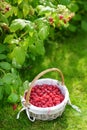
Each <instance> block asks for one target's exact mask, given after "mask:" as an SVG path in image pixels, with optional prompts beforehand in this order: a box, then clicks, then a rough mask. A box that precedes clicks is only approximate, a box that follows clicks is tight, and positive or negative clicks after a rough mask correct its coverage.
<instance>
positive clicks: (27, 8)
mask: <svg viewBox="0 0 87 130" xmlns="http://www.w3.org/2000/svg"><path fill="white" fill-rule="evenodd" d="M23 14H24V17H26V16H27V15H28V14H29V5H28V3H26V2H25V3H24V4H23Z"/></svg>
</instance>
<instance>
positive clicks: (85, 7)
mask: <svg viewBox="0 0 87 130" xmlns="http://www.w3.org/2000/svg"><path fill="white" fill-rule="evenodd" d="M83 4H84V9H85V11H87V2H84V3H83Z"/></svg>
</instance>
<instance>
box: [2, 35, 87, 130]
mask: <svg viewBox="0 0 87 130" xmlns="http://www.w3.org/2000/svg"><path fill="white" fill-rule="evenodd" d="M37 61H38V62H37V63H34V65H32V68H31V69H30V70H29V72H28V75H27V76H26V77H25V79H28V80H30V81H31V80H32V79H33V78H34V77H35V76H36V75H37V74H38V73H39V72H41V71H42V70H44V69H47V68H51V67H57V68H59V69H60V70H61V71H62V73H63V74H64V78H65V85H66V86H67V88H68V90H69V93H70V99H71V101H72V103H73V104H75V105H77V106H79V108H80V109H81V111H82V112H81V113H78V112H76V111H75V110H73V109H72V108H71V107H70V106H68V105H67V106H66V108H65V111H64V113H63V114H62V116H61V117H58V118H57V119H55V120H52V121H37V120H36V121H35V122H34V123H32V122H30V121H29V120H28V118H27V116H26V114H25V112H22V113H21V115H20V119H19V120H16V115H17V113H18V111H19V109H20V104H19V106H18V108H17V110H15V111H13V109H12V106H11V105H9V104H4V103H2V104H0V130H9V129H11V130H15V129H16V130H87V34H86V33H85V34H84V33H83V34H78V35H76V36H74V37H71V38H67V39H65V40H63V41H62V43H61V42H59V41H56V42H54V43H53V42H49V44H48V45H47V51H46V55H45V57H44V58H43V59H41V62H40V61H39V60H37ZM30 75H31V77H30ZM44 77H52V78H54V79H58V80H61V78H60V76H59V75H58V74H57V73H56V72H51V73H48V74H46V75H45V76H44Z"/></svg>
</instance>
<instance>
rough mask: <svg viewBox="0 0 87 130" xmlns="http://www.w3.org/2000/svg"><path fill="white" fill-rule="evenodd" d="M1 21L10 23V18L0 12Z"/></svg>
mask: <svg viewBox="0 0 87 130" xmlns="http://www.w3.org/2000/svg"><path fill="white" fill-rule="evenodd" d="M0 22H3V23H6V24H8V19H7V18H6V17H5V15H3V14H2V13H1V12H0Z"/></svg>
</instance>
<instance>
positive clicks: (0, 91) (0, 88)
mask: <svg viewBox="0 0 87 130" xmlns="http://www.w3.org/2000/svg"><path fill="white" fill-rule="evenodd" d="M2 98H3V86H0V100H2Z"/></svg>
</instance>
